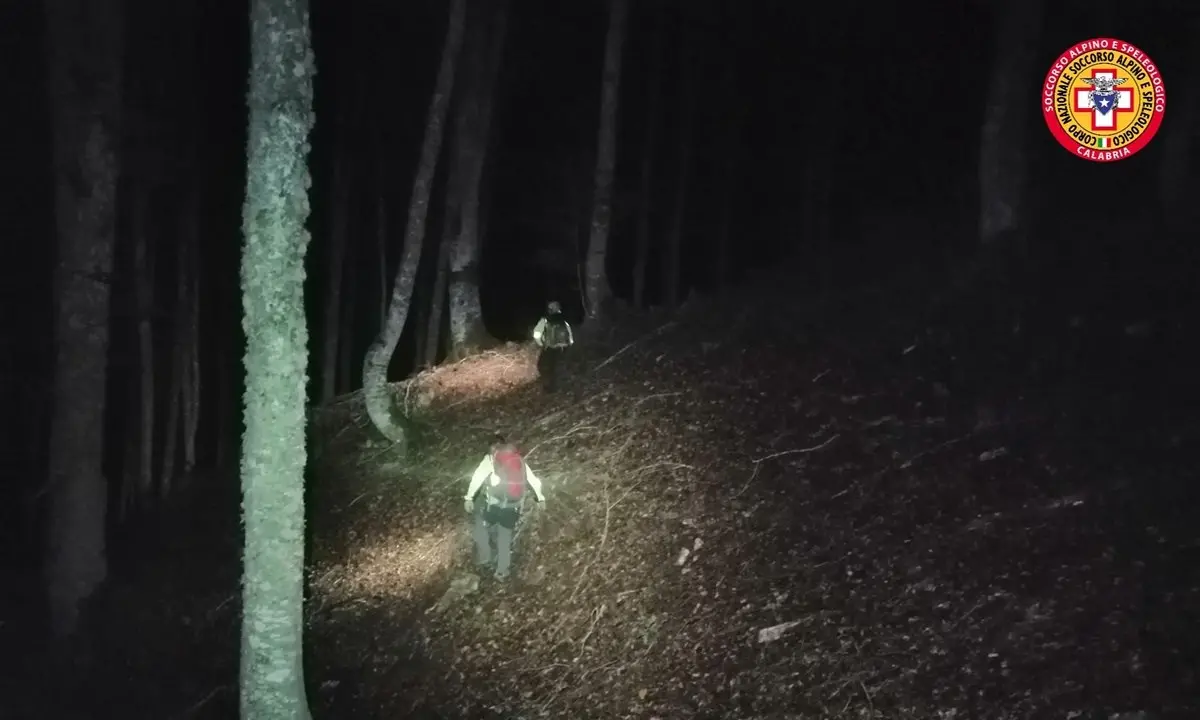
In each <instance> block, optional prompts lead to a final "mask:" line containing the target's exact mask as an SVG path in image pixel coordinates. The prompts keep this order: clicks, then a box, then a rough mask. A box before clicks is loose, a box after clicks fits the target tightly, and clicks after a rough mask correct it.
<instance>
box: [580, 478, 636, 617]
mask: <svg viewBox="0 0 1200 720" xmlns="http://www.w3.org/2000/svg"><path fill="white" fill-rule="evenodd" d="M627 494H628V492H627V493H626V495H627ZM621 497H624V495H622V496H621ZM617 502H620V500H617ZM614 506H616V503H612V504H609V502H608V481H607V480H605V481H604V530H603V532H601V533H600V546H599V547H598V548H596V554H595V555H593V556H592V561H591V562H589V563H588V564H587V566H586V567H584V568H583V572H581V573H579V581H578V582H576V583H575V589H574V590H572V591H571V596H570V597H568V598H567V602H568V603H570V602H571V601H572V600H574V599H575V595H576V594H578V593H579V588H581V587H583V581H584V579H586V578H587V574H588V571H589V570H591V569H592V566H593V565H595V564H596V561H597V560H599V559H600V555H601V554H603V553H604V545H605V543H607V542H608V520H609V518H610V517H611V516H612V509H613V507H614Z"/></svg>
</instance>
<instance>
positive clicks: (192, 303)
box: [182, 185, 203, 475]
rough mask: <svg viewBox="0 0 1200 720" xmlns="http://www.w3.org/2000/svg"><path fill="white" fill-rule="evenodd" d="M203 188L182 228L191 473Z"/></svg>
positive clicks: (191, 465) (186, 450) (187, 470)
mask: <svg viewBox="0 0 1200 720" xmlns="http://www.w3.org/2000/svg"><path fill="white" fill-rule="evenodd" d="M202 200H203V199H202V197H201V190H200V187H199V185H196V186H194V187H193V188H192V189H191V192H190V193H189V194H188V208H187V211H186V212H185V218H186V219H185V221H184V222H185V223H186V226H185V227H184V232H183V238H184V240H183V243H184V245H183V246H184V248H186V249H187V260H186V263H185V265H184V275H183V277H184V278H186V280H187V289H186V292H185V294H184V297H185V307H186V309H187V315H186V317H184V323H185V325H184V330H185V337H184V345H185V347H186V351H187V352H186V353H185V355H184V365H183V370H184V372H183V388H182V390H183V394H182V399H183V474H184V475H189V474H191V472H192V471H193V470H195V468H196V435H197V434H198V433H199V431H200V397H201V395H200V390H201V387H202V382H203V375H202V374H201V367H200V289H201V282H202V278H201V272H200V265H201V262H200V218H201V203H202Z"/></svg>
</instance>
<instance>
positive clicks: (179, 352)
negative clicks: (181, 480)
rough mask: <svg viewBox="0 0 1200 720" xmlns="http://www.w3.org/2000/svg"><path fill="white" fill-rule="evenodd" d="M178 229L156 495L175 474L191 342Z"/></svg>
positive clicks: (183, 242)
mask: <svg viewBox="0 0 1200 720" xmlns="http://www.w3.org/2000/svg"><path fill="white" fill-rule="evenodd" d="M187 215H188V213H187V211H186V210H185V211H184V212H183V213H181V216H183V217H186V216H187ZM180 231H181V234H180V238H179V239H180V242H179V243H178V244H177V245H176V248H175V288H176V289H175V317H174V322H173V323H172V324H173V328H172V329H173V330H174V334H175V338H174V342H173V343H172V347H171V380H170V387H169V388H168V390H167V421H166V427H165V428H164V430H163V448H162V471H161V473H160V475H159V486H158V489H159V495H160V497H166V496H167V494H168V493H169V492H170V490H171V486H172V481H173V480H174V478H175V458H176V455H177V454H178V449H179V448H178V440H179V434H180V430H179V425H180V423H179V416H180V414H181V413H182V407H181V406H182V404H183V403H182V397H183V395H184V393H185V390H184V385H185V383H186V379H185V376H186V375H187V374H188V372H189V371H188V364H189V362H190V360H191V358H189V357H188V355H189V349H188V345H189V344H190V342H191V332H190V331H189V329H188V326H189V324H190V321H191V314H192V311H191V308H190V307H189V304H190V302H191V298H190V297H189V294H190V293H189V283H188V275H189V272H188V263H189V262H190V261H191V258H190V256H189V254H188V246H187V239H186V236H185V233H187V228H186V227H182V228H180Z"/></svg>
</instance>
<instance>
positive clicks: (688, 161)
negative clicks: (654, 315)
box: [663, 30, 699, 307]
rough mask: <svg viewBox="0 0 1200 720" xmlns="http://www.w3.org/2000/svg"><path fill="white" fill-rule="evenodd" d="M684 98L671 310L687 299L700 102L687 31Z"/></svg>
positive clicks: (667, 261) (668, 264)
mask: <svg viewBox="0 0 1200 720" xmlns="http://www.w3.org/2000/svg"><path fill="white" fill-rule="evenodd" d="M679 71H680V84H681V85H682V86H683V91H682V93H681V94H680V99H681V100H682V101H683V104H682V107H681V108H680V114H681V115H682V116H683V117H681V118H680V125H681V127H680V130H679V178H678V180H676V185H675V203H674V207H673V208H672V210H671V228H670V230H668V231H667V247H666V254H665V257H664V258H663V260H664V262H663V299H664V301H665V303H664V304H665V305H667V306H668V307H675V306H677V305H678V304H679V303H680V301H682V300H683V237H684V233H685V232H686V230H687V200H688V190H689V188H690V187H691V174H692V151H693V147H692V133H693V129H694V127H695V121H694V119H693V118H694V116H695V114H696V99H697V97H698V95H699V92H698V86H699V78H698V77H697V74H696V72H695V71H694V70H693V69H692V57H691V56H690V54H689V43H688V37H687V30H684V31H683V37H681V38H680V41H679Z"/></svg>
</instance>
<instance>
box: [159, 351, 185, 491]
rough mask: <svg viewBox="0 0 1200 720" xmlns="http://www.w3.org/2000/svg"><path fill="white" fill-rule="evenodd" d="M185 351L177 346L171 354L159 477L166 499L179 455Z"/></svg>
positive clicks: (172, 482)
mask: <svg viewBox="0 0 1200 720" xmlns="http://www.w3.org/2000/svg"><path fill="white" fill-rule="evenodd" d="M185 352H186V351H185V349H184V348H182V347H179V346H176V347H175V348H173V349H172V352H171V385H170V387H169V388H168V389H167V422H166V425H165V426H164V428H163V446H162V471H161V473H160V474H159V476H158V496H159V497H160V498H165V497H166V496H167V495H169V494H170V492H171V487H172V486H173V484H174V480H175V458H176V456H177V455H178V454H179V434H180V433H179V415H180V413H181V408H180V405H181V404H182V402H181V396H182V395H183V377H182V373H183V363H184V357H183V356H184V353H185Z"/></svg>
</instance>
